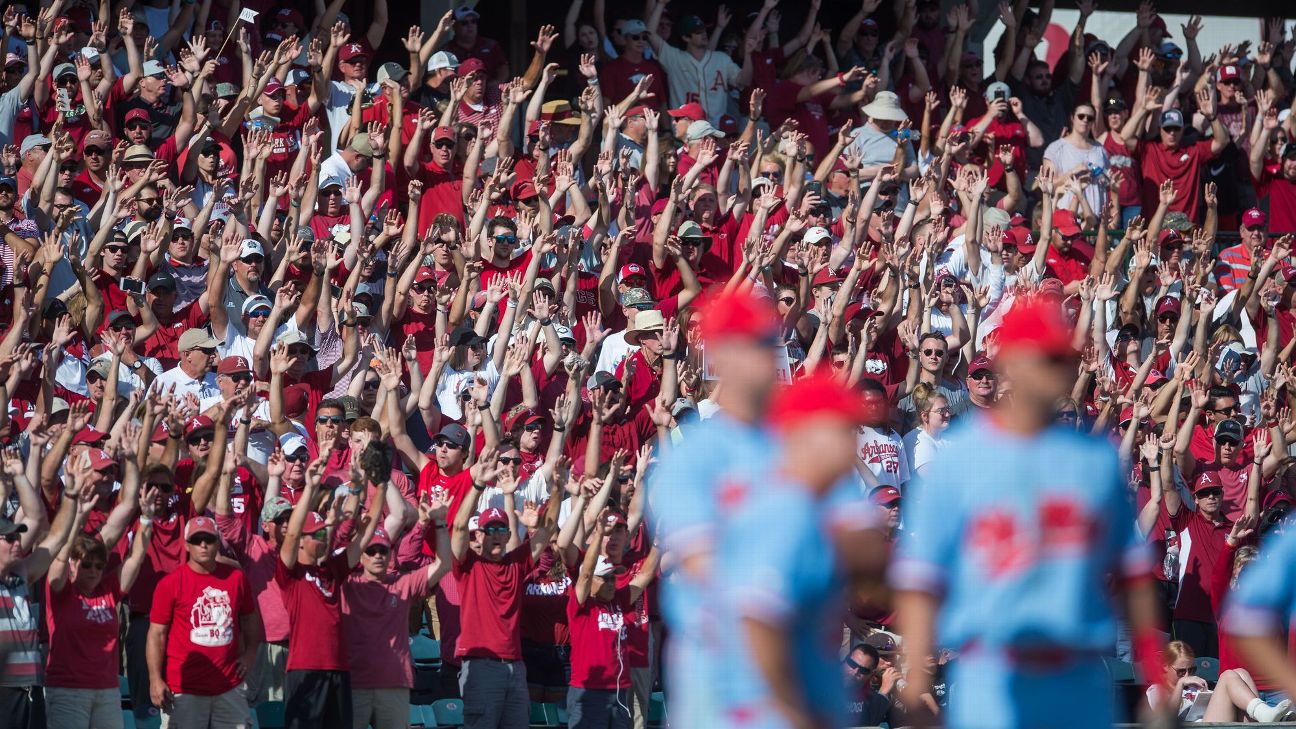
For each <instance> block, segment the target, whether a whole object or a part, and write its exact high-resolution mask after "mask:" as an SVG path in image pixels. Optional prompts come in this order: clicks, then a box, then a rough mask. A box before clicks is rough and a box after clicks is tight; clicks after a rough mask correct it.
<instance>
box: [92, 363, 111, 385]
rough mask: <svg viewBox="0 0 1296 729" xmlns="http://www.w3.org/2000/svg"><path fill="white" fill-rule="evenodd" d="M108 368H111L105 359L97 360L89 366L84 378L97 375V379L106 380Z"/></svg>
mask: <svg viewBox="0 0 1296 729" xmlns="http://www.w3.org/2000/svg"><path fill="white" fill-rule="evenodd" d="M110 367H112V363H111V362H110V361H108V360H106V359H97V360H95V361H94V363H93V364H91V365H90V369H89V370H88V371H87V372H86V377H89V376H90V375H98V376H99V379H101V380H106V379H108V375H109V372H110V370H109V368H110Z"/></svg>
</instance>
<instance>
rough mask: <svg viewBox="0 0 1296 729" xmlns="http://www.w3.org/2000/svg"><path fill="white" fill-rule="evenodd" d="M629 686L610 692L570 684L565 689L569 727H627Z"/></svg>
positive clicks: (589, 728)
mask: <svg viewBox="0 0 1296 729" xmlns="http://www.w3.org/2000/svg"><path fill="white" fill-rule="evenodd" d="M631 693H632V691H631V689H622V690H620V691H609V690H604V689H583V688H580V687H578V686H572V687H571V688H570V689H568V690H567V726H568V727H570V729H630V701H631V698H630V694H631Z"/></svg>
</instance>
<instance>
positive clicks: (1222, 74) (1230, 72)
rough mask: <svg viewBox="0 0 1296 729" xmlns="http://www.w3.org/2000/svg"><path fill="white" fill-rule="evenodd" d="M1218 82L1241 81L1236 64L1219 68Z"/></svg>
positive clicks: (1240, 71) (1239, 70) (1240, 73)
mask: <svg viewBox="0 0 1296 729" xmlns="http://www.w3.org/2000/svg"><path fill="white" fill-rule="evenodd" d="M1219 80H1220V81H1241V80H1242V69H1240V68H1238V66H1237V64H1236V63H1230V64H1228V65H1227V66H1220V70H1219Z"/></svg>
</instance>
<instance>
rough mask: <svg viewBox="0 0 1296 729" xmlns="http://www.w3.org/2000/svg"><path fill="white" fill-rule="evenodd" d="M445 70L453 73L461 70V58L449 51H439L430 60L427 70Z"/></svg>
mask: <svg viewBox="0 0 1296 729" xmlns="http://www.w3.org/2000/svg"><path fill="white" fill-rule="evenodd" d="M445 68H448V69H450V70H451V71H453V70H455V69H457V68H459V57H458V56H456V55H455V54H453V53H451V52H449V51H437V52H436V53H433V54H432V57H431V58H429V59H428V62H427V70H429V71H440V70H441V69H445Z"/></svg>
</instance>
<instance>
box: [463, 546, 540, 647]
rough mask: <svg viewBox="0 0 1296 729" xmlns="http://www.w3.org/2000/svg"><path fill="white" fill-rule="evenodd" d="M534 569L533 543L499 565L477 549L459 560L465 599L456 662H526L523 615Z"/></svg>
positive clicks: (505, 558)
mask: <svg viewBox="0 0 1296 729" xmlns="http://www.w3.org/2000/svg"><path fill="white" fill-rule="evenodd" d="M533 566H534V565H533V563H532V561H531V540H529V539H528V540H524V541H523V542H522V544H520V545H518V546H517V548H515V549H514V550H513V551H512V552H509V553H508V554H506V555H504V558H503V559H501V560H500V561H499V562H491V561H490V560H485V559H481V558H480V557H478V556H477V553H476V552H474V551H472V550H471V549H469V550H468V551H467V552H465V553H464V557H463V559H462V560H459V559H456V560H454V569H453V571H454V576H455V579H456V580H458V583H459V594H460V596H461V598H462V602H461V604H460V605H461V607H460V612H459V618H460V621H461V627H460V631H459V639H458V641H457V642H456V644H455V657H456V658H459V659H460V660H462V659H465V658H499V659H501V660H505V661H520V660H522V631H521V625H520V623H519V614H520V612H521V609H522V593H523V592H524V587H525V582H526V577H527V574H528V573H529V572H530V571H531V569H532V567H533Z"/></svg>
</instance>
